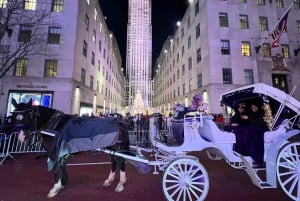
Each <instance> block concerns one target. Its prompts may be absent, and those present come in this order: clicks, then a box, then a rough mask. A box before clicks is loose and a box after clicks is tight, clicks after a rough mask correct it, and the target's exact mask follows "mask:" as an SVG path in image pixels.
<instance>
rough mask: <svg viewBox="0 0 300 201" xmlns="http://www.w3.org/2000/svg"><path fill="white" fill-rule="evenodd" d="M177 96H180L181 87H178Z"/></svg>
mask: <svg viewBox="0 0 300 201" xmlns="http://www.w3.org/2000/svg"><path fill="white" fill-rule="evenodd" d="M177 96H180V87H177Z"/></svg>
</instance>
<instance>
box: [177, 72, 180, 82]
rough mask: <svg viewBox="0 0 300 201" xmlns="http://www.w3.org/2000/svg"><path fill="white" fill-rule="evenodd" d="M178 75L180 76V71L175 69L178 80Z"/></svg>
mask: <svg viewBox="0 0 300 201" xmlns="http://www.w3.org/2000/svg"><path fill="white" fill-rule="evenodd" d="M179 76H180V71H179V70H177V80H179Z"/></svg>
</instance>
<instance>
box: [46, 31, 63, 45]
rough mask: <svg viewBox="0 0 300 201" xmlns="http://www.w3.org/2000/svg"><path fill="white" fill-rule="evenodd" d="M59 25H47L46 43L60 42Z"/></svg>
mask: <svg viewBox="0 0 300 201" xmlns="http://www.w3.org/2000/svg"><path fill="white" fill-rule="evenodd" d="M60 34H61V28H60V27H49V29H48V44H59V42H60Z"/></svg>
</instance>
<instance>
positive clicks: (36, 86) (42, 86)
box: [17, 84, 47, 89]
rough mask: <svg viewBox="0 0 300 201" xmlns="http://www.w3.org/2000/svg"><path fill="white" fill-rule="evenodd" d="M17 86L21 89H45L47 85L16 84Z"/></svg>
mask: <svg viewBox="0 0 300 201" xmlns="http://www.w3.org/2000/svg"><path fill="white" fill-rule="evenodd" d="M17 88H22V89H47V86H46V85H27V84H18V85H17Z"/></svg>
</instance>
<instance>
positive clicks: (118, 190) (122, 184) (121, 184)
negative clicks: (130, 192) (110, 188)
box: [115, 182, 125, 192]
mask: <svg viewBox="0 0 300 201" xmlns="http://www.w3.org/2000/svg"><path fill="white" fill-rule="evenodd" d="M124 184H125V182H124V183H123V182H119V183H118V185H117V186H116V188H115V191H116V192H122V191H123V190H124Z"/></svg>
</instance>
